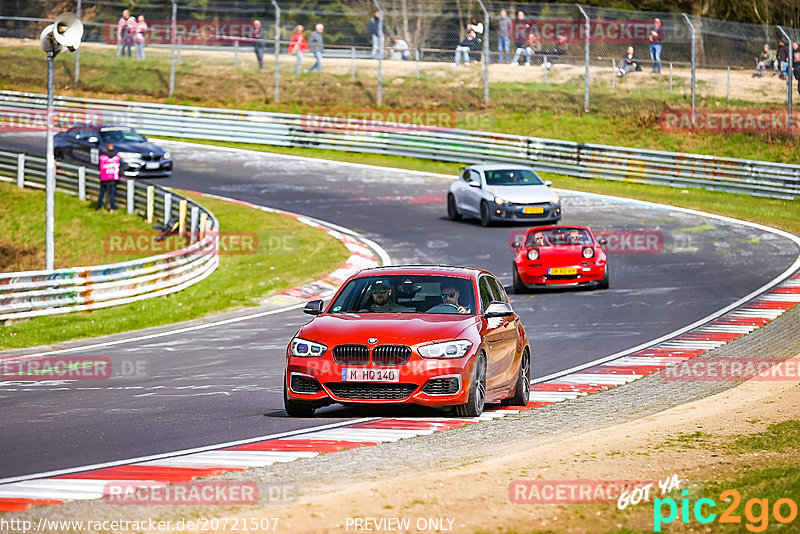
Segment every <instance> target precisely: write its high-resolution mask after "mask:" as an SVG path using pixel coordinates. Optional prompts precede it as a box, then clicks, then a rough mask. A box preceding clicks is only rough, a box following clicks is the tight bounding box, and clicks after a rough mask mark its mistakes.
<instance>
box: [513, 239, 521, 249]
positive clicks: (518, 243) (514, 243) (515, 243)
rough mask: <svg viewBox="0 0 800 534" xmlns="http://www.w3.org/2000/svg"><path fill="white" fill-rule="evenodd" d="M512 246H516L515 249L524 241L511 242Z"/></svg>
mask: <svg viewBox="0 0 800 534" xmlns="http://www.w3.org/2000/svg"><path fill="white" fill-rule="evenodd" d="M511 246H512V247H514V248H515V249H518V248H519V247H521V246H522V243H520V242H519V241H514V242H513V243H511Z"/></svg>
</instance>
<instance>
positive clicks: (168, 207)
mask: <svg viewBox="0 0 800 534" xmlns="http://www.w3.org/2000/svg"><path fill="white" fill-rule="evenodd" d="M170 215H172V193H164V224H169V216H170Z"/></svg>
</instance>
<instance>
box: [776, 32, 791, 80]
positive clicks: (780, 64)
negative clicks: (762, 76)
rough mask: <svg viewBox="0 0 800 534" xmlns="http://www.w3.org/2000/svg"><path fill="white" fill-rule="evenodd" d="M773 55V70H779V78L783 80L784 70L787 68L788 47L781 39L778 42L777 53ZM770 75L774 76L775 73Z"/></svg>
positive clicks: (784, 76) (784, 77)
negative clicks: (774, 59)
mask: <svg viewBox="0 0 800 534" xmlns="http://www.w3.org/2000/svg"><path fill="white" fill-rule="evenodd" d="M775 57H776V59H777V61H776V62H775V72H778V71H780V78H781V80H785V79H786V71H787V69H788V68H789V48H788V47H787V46H786V42H785V41H784V40H783V39H781V40H780V42H779V43H778V53H777V55H776V56H775ZM772 76H775V74H773V75H772Z"/></svg>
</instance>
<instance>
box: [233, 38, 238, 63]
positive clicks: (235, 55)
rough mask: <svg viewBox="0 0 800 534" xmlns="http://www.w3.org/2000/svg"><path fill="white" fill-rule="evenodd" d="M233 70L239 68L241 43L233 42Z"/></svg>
mask: <svg viewBox="0 0 800 534" xmlns="http://www.w3.org/2000/svg"><path fill="white" fill-rule="evenodd" d="M233 68H234V69H237V68H239V41H234V42H233Z"/></svg>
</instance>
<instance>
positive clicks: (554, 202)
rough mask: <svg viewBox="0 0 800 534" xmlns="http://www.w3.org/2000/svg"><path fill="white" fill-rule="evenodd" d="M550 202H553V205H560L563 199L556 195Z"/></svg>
mask: <svg viewBox="0 0 800 534" xmlns="http://www.w3.org/2000/svg"><path fill="white" fill-rule="evenodd" d="M550 204H552V205H553V206H560V205H561V199H560V198H558V197H556V198H555V199H554V200H551V201H550Z"/></svg>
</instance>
